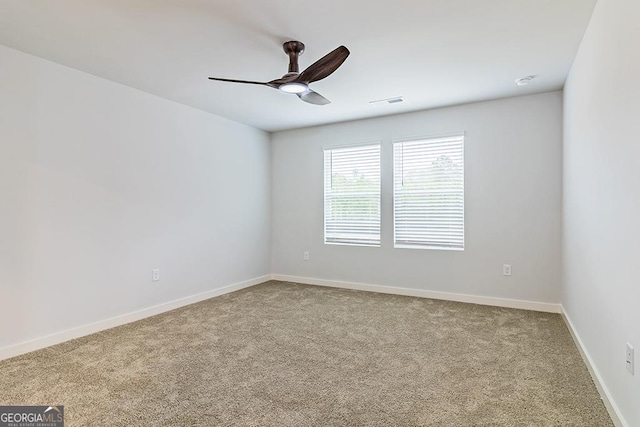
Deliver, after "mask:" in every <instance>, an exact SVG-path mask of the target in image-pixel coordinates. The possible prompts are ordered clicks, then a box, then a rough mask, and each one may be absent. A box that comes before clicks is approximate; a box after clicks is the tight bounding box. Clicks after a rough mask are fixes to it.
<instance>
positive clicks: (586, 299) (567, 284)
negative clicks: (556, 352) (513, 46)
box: [563, 0, 640, 426]
mask: <svg viewBox="0 0 640 427" xmlns="http://www.w3.org/2000/svg"><path fill="white" fill-rule="evenodd" d="M639 17H640V2H638V1H637V0H599V1H598V4H597V6H596V8H595V11H594V14H593V17H592V21H591V24H590V26H589V29H588V30H587V33H586V35H585V37H584V40H583V42H582V45H581V47H580V50H579V52H578V55H577V57H576V60H575V62H574V64H573V68H572V70H571V73H570V75H569V79H568V81H567V84H566V87H565V98H564V117H565V119H564V167H563V169H564V197H563V212H564V221H563V223H564V231H563V257H564V278H563V305H564V307H565V310H566V312H567V314H568V317H569V318H570V319H571V321H572V323H573V325H574V328H575V330H576V331H577V333H578V335H579V336H580V338H581V340H582V342H583V344H584V347H585V348H586V350H587V352H588V353H589V355H590V357H591V359H592V361H593V364H594V365H595V367H596V369H597V371H598V372H599V374H600V377H601V379H602V382H603V383H604V385H605V387H606V388H607V389H608V391H609V393H610V395H611V397H612V399H613V401H614V402H615V404H617V406H618V409H619V412H620V414H622V416H623V418H625V419H626V422H627V425H628V426H640V306H639V304H640V190H639V184H640V136H639V135H640V83H638V80H637V79H638V76H640V25H639V21H638V19H639ZM628 341H630V342H632V343H633V345H634V346H635V349H636V364H637V365H638V366H636V373H635V376H632V375H631V374H630V373H628V372H627V371H626V369H625V343H626V342H628Z"/></svg>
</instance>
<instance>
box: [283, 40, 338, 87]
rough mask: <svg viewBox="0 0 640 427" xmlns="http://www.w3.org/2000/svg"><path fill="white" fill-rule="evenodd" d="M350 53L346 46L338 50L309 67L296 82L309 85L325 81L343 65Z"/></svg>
mask: <svg viewBox="0 0 640 427" xmlns="http://www.w3.org/2000/svg"><path fill="white" fill-rule="evenodd" d="M349 53H350V52H349V49H347V48H346V47H344V46H340V47H338V48H336V49H335V50H334V51H332V52H330V53H328V54H327V55H325V56H323V57H322V58H320V59H319V60H317V61H316V62H314V63H313V64H311V65H310V66H308V67H307V69H306V70H304V71H303V72H301V73H300V74H299V75H298V78H296V80H295V81H297V82H304V83H307V84H309V83H311V82H317V81H318V80H322V79H324V78H325V77H327V76H328V75H330V74H331V73H333V72H334V71H335V70H337V69H338V67H339V66H340V65H342V63H343V62H344V61H345V59H347V56H349Z"/></svg>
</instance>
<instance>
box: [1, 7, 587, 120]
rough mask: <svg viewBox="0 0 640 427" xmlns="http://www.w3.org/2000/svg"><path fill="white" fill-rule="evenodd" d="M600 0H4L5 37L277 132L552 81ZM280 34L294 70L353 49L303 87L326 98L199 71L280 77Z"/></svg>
mask: <svg viewBox="0 0 640 427" xmlns="http://www.w3.org/2000/svg"><path fill="white" fill-rule="evenodd" d="M595 2H596V0H393V1H369V0H324V1H322V2H310V1H302V0H49V1H45V0H1V1H0V44H3V45H6V46H9V47H13V48H15V49H19V50H22V51H24V52H28V53H31V54H34V55H37V56H40V57H43V58H46V59H49V60H52V61H55V62H58V63H61V64H64V65H67V66H70V67H73V68H76V69H79V70H82V71H85V72H88V73H91V74H94V75H97V76H100V77H104V78H106V79H109V80H113V81H116V82H119V83H122V84H125V85H127V86H131V87H134V88H138V89H141V90H143V91H145V92H149V93H152V94H155V95H158V96H161V97H164V98H168V99H171V100H174V101H177V102H181V103H184V104H187V105H191V106H193V107H196V108H199V109H202V110H205V111H209V112H211V113H215V114H218V115H220V116H224V117H227V118H230V119H232V120H236V121H239V122H243V123H246V124H248V125H251V126H254V127H257V128H261V129H265V130H268V131H275V130H282V129H289V128H296V127H303V126H310V125H317V124H325V123H331V122H337V121H345V120H352V119H358V118H364V117H373V116H381V115H387V114H397V113H401V112H406V111H415V110H422V109H427V108H434V107H442V106H446V105H453V104H460V103H466V102H473V101H480V100H486V99H493V98H502V97H508V96H515V95H522V94H529V93H538V92H546V91H550V90H557V89H560V88H562V86H563V85H564V81H565V79H566V76H567V73H568V71H569V68H570V66H571V63H572V61H573V58H574V56H575V53H576V51H577V49H578V45H579V43H580V40H581V39H582V35H583V34H584V31H585V29H586V27H587V24H588V21H589V18H590V16H591V12H592V10H593V7H594V5H595ZM287 40H300V41H302V42H303V43H305V45H306V51H305V53H304V54H303V55H302V56H301V58H300V68H301V70H302V69H304V68H306V67H307V66H308V65H310V64H311V63H313V62H314V61H316V60H317V59H319V58H320V57H322V56H323V55H325V54H326V53H328V52H329V51H331V50H333V49H334V48H336V47H337V46H339V45H341V44H343V45H345V46H347V47H348V48H349V49H350V51H351V56H350V57H349V58H348V59H347V61H346V62H345V63H344V64H343V65H342V67H341V68H339V69H338V70H337V71H336V72H335V73H334V74H333V75H331V76H330V77H328V78H326V79H325V80H322V81H319V82H316V83H313V84H312V85H311V88H312V89H314V90H316V91H317V92H319V93H321V94H322V95H324V96H325V97H327V98H329V99H330V100H331V101H332V103H331V104H329V105H326V106H317V105H311V104H307V103H305V102H302V101H300V100H299V99H298V98H297V97H296V96H295V95H289V94H285V93H283V92H280V91H278V90H274V89H272V88H268V87H261V86H253V85H239V84H233V83H222V82H212V81H209V80H207V77H208V76H216V77H226V78H237V79H246V80H259V81H268V80H272V79H275V78H278V77H280V76H282V75H283V74H284V73H285V72H286V71H287V64H288V58H287V56H286V55H285V53H284V52H283V51H282V46H281V45H282V43H283V42H285V41H287ZM526 75H536V76H537V78H536V79H535V80H534V81H533V83H531V84H530V85H529V86H526V87H518V86H516V85H515V84H514V80H515V79H517V78H519V77H523V76H526ZM395 96H403V97H404V99H405V102H404V103H402V104H394V105H387V106H382V107H373V106H371V105H369V101H372V100H379V99H384V98H390V97H395Z"/></svg>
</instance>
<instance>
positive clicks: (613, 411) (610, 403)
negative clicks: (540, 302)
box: [561, 306, 628, 427]
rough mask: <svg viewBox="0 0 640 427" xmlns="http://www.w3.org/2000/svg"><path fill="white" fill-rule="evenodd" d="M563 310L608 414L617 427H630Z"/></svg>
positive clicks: (563, 313) (563, 311)
mask: <svg viewBox="0 0 640 427" xmlns="http://www.w3.org/2000/svg"><path fill="white" fill-rule="evenodd" d="M561 308H562V318H563V319H564V323H566V325H567V328H568V329H569V332H570V333H571V337H572V338H573V341H574V342H575V344H576V347H578V351H579V352H580V355H581V356H582V360H584V364H585V365H587V369H588V370H589V373H590V374H591V378H592V379H593V382H594V384H595V385H596V388H597V389H598V393H600V397H601V398H602V402H603V403H604V406H605V407H606V408H607V412H609V416H610V417H611V421H613V424H615V425H616V427H628V424H627V422H626V421H625V420H624V418H623V417H622V414H621V413H620V410H619V409H618V406H617V405H616V403H615V402H614V400H613V399H612V398H611V394H610V393H609V389H608V388H607V386H606V385H605V384H604V382H603V381H602V377H601V376H600V373H599V372H598V369H597V368H596V365H595V364H594V363H593V359H591V356H590V355H589V352H588V351H587V349H586V347H585V346H584V344H583V343H582V340H581V339H580V335H578V332H577V331H576V329H575V328H574V327H573V323H572V322H571V319H570V318H569V315H568V314H567V312H566V311H565V309H564V307H562V306H561Z"/></svg>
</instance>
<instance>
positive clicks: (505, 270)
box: [502, 264, 511, 276]
mask: <svg viewBox="0 0 640 427" xmlns="http://www.w3.org/2000/svg"><path fill="white" fill-rule="evenodd" d="M502 275H503V276H511V264H502Z"/></svg>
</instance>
